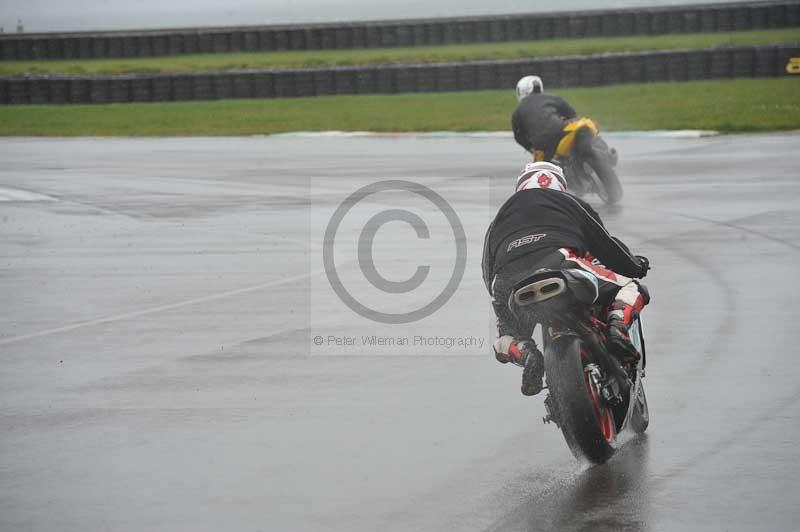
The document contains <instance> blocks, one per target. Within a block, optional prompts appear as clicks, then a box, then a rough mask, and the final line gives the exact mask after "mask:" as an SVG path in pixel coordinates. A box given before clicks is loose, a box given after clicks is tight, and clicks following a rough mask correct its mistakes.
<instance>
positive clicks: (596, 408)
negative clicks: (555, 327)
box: [545, 337, 616, 464]
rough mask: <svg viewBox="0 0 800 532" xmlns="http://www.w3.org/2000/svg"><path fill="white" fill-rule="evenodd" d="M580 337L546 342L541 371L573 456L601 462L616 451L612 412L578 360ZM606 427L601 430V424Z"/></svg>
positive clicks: (579, 358) (579, 356)
mask: <svg viewBox="0 0 800 532" xmlns="http://www.w3.org/2000/svg"><path fill="white" fill-rule="evenodd" d="M581 347H582V341H581V340H580V339H579V338H575V337H570V338H562V339H558V340H555V341H552V342H550V344H549V345H548V347H547V350H546V352H545V375H546V377H547V386H548V389H549V392H550V400H551V402H552V403H553V407H554V410H555V411H556V416H555V417H556V418H557V419H556V420H557V422H558V425H559V427H560V428H561V432H562V433H563V434H564V439H565V440H566V441H567V445H568V446H569V448H570V450H571V451H572V454H574V455H575V457H576V458H578V459H580V458H586V459H588V460H589V461H591V462H593V463H595V464H602V463H603V462H605V461H606V460H608V459H609V458H611V456H613V455H614V453H615V452H616V446H615V441H616V439H615V436H616V429H612V433H611V437H610V438H609V437H608V436H609V434H608V424H609V422H610V424H611V426H612V427H613V426H614V418H613V413H612V412H611V409H610V408H607V407H605V406H604V405H603V404H602V403H600V404H598V402H597V400H596V398H595V401H594V402H593V400H592V388H591V386H592V384H593V383H592V382H591V379H587V376H586V374H585V371H584V365H583V363H582V360H581ZM604 426H605V428H606V433H605V434H604V430H603V427H604Z"/></svg>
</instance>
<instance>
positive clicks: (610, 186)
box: [534, 118, 622, 205]
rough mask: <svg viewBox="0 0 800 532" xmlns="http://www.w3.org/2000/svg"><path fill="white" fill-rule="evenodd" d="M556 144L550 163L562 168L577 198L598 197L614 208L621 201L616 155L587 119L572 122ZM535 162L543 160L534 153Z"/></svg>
mask: <svg viewBox="0 0 800 532" xmlns="http://www.w3.org/2000/svg"><path fill="white" fill-rule="evenodd" d="M564 132H565V133H566V134H565V135H564V137H562V139H561V141H560V142H559V143H558V147H557V148H556V151H555V154H554V155H553V157H552V161H553V162H555V163H557V164H559V165H560V166H561V167H562V168H564V175H565V177H566V178H567V182H569V184H570V188H571V189H572V190H571V192H573V193H575V194H576V195H578V196H583V195H585V194H589V193H595V194H597V195H598V196H599V197H600V199H601V200H603V202H604V203H607V204H609V205H613V204H614V203H617V202H618V201H619V200H620V199H622V183H621V182H620V180H619V177H618V176H617V173H616V170H615V167H616V166H617V160H618V156H617V152H616V150H614V149H613V148H609V146H608V144H606V142H605V141H604V140H603V139H602V138H600V136H599V135H598V133H597V132H598V129H597V125H596V124H595V123H594V121H593V120H591V119H589V118H580V119H575V120H571V121H569V122H568V123H567V125H566V126H565V127H564ZM534 158H535V159H536V160H537V161H538V160H543V159H544V153H543V152H539V151H537V152H536V153H535V154H534Z"/></svg>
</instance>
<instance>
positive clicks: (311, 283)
mask: <svg viewBox="0 0 800 532" xmlns="http://www.w3.org/2000/svg"><path fill="white" fill-rule="evenodd" d="M612 144H614V145H616V146H617V147H618V148H619V149H620V152H621V174H622V177H623V180H624V185H625V189H626V196H625V198H624V200H623V203H622V206H621V207H620V208H618V209H614V210H609V209H605V208H603V207H599V209H600V212H601V214H602V215H603V216H604V218H605V220H606V223H607V225H608V226H610V228H611V229H612V230H613V232H614V233H616V234H618V235H619V236H621V237H622V238H623V239H625V240H626V241H627V242H629V243H630V244H631V246H632V247H633V248H634V249H635V250H636V251H637V252H640V253H643V254H646V255H648V256H649V257H650V258H651V262H652V264H653V272H652V274H651V276H649V277H648V284H649V286H650V288H651V291H652V293H653V304H652V305H651V307H649V308H648V309H647V312H646V318H647V321H646V324H645V325H646V334H647V340H648V347H649V355H650V356H649V366H648V377H647V379H646V385H647V392H648V396H649V401H650V408H651V414H652V423H651V428H650V430H649V431H648V434H647V435H646V436H645V437H642V438H639V439H634V440H633V441H631V442H629V443H628V444H627V445H626V446H625V447H624V448H623V450H622V451H621V452H620V453H619V454H618V455H617V456H616V457H615V458H614V459H612V460H611V461H610V462H609V463H608V464H606V465H604V466H600V467H595V468H589V469H587V468H584V467H581V466H580V465H579V464H578V463H577V462H576V461H575V460H574V459H573V457H572V456H571V455H570V454H569V452H568V450H567V448H566V446H565V444H564V443H563V440H562V438H561V435H560V433H558V431H557V430H556V429H555V428H554V427H553V426H544V425H543V424H542V423H541V421H540V418H541V416H542V414H543V407H542V404H541V401H542V398H541V397H537V398H533V399H525V398H523V397H522V396H521V395H520V394H519V392H518V385H519V371H518V369H517V368H513V367H508V366H500V365H499V364H497V363H496V362H495V361H494V360H493V358H492V357H491V356H490V355H489V354H488V348H487V347H486V346H484V347H483V348H478V347H467V348H464V349H461V350H456V349H444V348H435V347H419V346H417V347H414V346H411V347H408V346H406V347H402V348H391V349H388V350H386V349H384V350H382V351H380V353H379V354H378V355H377V356H364V355H365V354H366V353H365V352H364V349H360V350H359V349H357V348H355V347H353V348H349V347H341V346H340V347H336V346H331V347H330V349H329V348H328V346H325V345H323V346H322V347H321V348H319V347H316V346H314V345H313V344H312V340H311V338H312V336H313V335H317V334H324V335H325V336H326V337H327V336H328V335H337V334H338V335H347V334H351V333H352V334H353V335H356V336H357V335H360V334H363V333H364V332H365V329H367V332H371V331H370V330H369V329H370V328H371V326H370V325H369V322H367V321H365V320H363V319H362V318H360V317H358V316H357V315H355V314H354V313H352V312H349V311H348V310H347V309H346V308H344V307H343V305H342V304H341V302H340V301H339V300H338V299H337V298H336V297H335V296H333V295H332V294H331V293H330V289H329V286H328V284H327V281H326V279H325V277H324V276H323V275H320V274H319V269H320V267H321V259H320V254H319V252H318V249H319V244H320V243H321V237H322V230H323V229H324V227H325V223H326V220H327V219H328V217H329V215H330V212H331V210H332V209H333V208H334V207H335V206H336V204H338V201H340V199H341V198H342V197H343V196H344V195H347V194H349V193H350V192H352V191H353V190H355V189H356V188H358V187H359V186H362V185H363V184H365V183H368V182H369V181H370V180H371V179H373V177H380V178H395V179H412V180H414V181H416V182H419V183H423V184H425V185H427V186H429V187H431V188H433V189H435V190H436V191H437V192H438V193H440V194H441V195H442V196H443V197H444V198H445V199H446V200H447V201H448V202H449V203H450V204H452V205H453V207H454V210H455V211H456V212H457V213H458V214H459V216H460V218H461V219H462V221H463V222H464V227H465V230H466V234H467V244H468V261H467V268H466V272H465V277H464V280H463V281H462V283H461V284H460V286H459V289H458V291H457V292H456V294H455V295H454V297H453V298H452V299H451V300H450V301H449V302H448V303H447V304H445V306H444V307H443V308H441V309H440V310H439V311H438V312H436V313H435V314H434V315H433V316H432V317H431V318H429V319H427V320H424V322H421V323H418V324H416V325H413V324H412V325H409V326H399V327H400V328H397V329H392V328H390V327H389V326H386V325H375V326H374V330H377V331H379V332H381V333H387V334H388V333H393V332H397V335H400V334H410V333H411V332H416V331H414V327H418V329H417V330H418V331H421V332H422V333H424V334H426V335H429V334H434V333H435V332H436V330H437V329H441V330H447V331H448V334H453V335H458V334H461V335H462V336H465V335H468V336H474V337H476V338H477V337H486V338H487V339H488V332H489V316H488V307H487V305H488V302H487V301H486V297H485V294H484V291H483V287H482V285H481V281H480V272H479V266H478V262H479V255H480V246H481V239H482V235H483V229H484V228H485V225H486V224H487V223H488V220H489V218H490V217H491V214H492V210H493V209H494V208H496V206H497V205H498V204H499V202H500V201H502V197H503V195H505V194H506V193H508V192H509V188H510V181H511V180H512V179H513V177H514V176H515V175H516V172H517V171H518V170H519V168H520V166H521V165H522V163H523V162H524V159H523V157H522V155H521V154H520V152H519V151H518V150H517V149H516V148H515V147H514V145H513V142H512V141H511V139H510V138H474V139H470V138H425V139H418V138H378V139H363V138H356V139H353V138H296V137H273V138H263V139H258V138H251V139H198V140H186V139H170V140H161V139H157V140H125V139H120V140H86V139H76V140H33V139H4V140H2V141H0V161H2V163H0V222H1V223H0V235H2V238H0V296H1V297H2V305H1V306H0V530H3V531H6V530H8V531H21V530H43V531H44V530H65V531H66V530H75V531H86V530H342V531H356V530H370V531H371V530H403V531H405V530H445V529H448V530H593V531H600V530H615V531H616V530H652V531H672V530H797V529H798V526H800V525H798V518H800V510H798V507H800V505H799V504H798V503H800V480H798V479H799V478H800V460H799V459H798V458H800V456H798V451H797V449H798V443H797V441H798V439H799V438H800V423H798V422H799V421H800V364H798V358H797V357H798V354H799V353H798V349H797V330H798V328H797V326H796V324H797V322H798V319H799V318H800V311H799V310H798V309H800V307H798V301H800V282H798V279H797V274H798V266H797V264H798V262H797V259H798V253H799V252H800V236H798V231H797V228H798V226H800V207H798V201H800V170H798V168H800V135H799V134H780V135H754V136H733V137H719V138H705V139H652V138H651V139H646V138H633V137H631V138H614V139H612ZM489 176H491V177H493V179H487V178H488V177H489ZM31 193H35V194H31ZM403 201H410V200H407V198H406V199H403V198H400V199H398V202H400V203H402V202H403ZM434 225H435V224H434ZM385 230H387V231H389V225H387V226H386V227H385ZM392 230H393V231H395V233H394V234H391V236H392V238H383V239H380V240H379V244H378V247H379V257H378V259H376V267H377V269H378V270H379V271H380V270H381V268H387V267H391V265H392V264H394V266H395V268H396V271H395V272H394V273H393V275H394V277H393V278H394V279H395V280H399V279H403V278H407V277H409V276H410V274H411V273H413V271H414V268H413V264H412V265H409V264H408V263H409V262H410V263H413V262H414V260H417V257H424V258H426V259H428V260H427V263H430V264H431V272H432V273H431V275H432V276H433V277H435V272H436V271H438V270H439V269H441V268H444V269H445V270H446V268H445V266H446V265H447V264H448V260H450V259H449V258H448V257H449V255H448V253H449V250H447V249H445V248H446V246H445V245H444V244H443V245H442V246H441V247H436V246H433V247H428V248H425V247H424V246H425V245H427V242H426V241H423V240H421V239H419V238H417V236H416V235H414V233H413V232H412V231H409V230H408V228H407V227H402V225H401V224H398V225H397V226H396V227H394V229H392ZM379 234H380V233H379ZM387 234H389V233H387ZM343 245H344V244H343ZM416 245H419V246H423V247H421V248H420V249H415V247H414V246H416ZM436 249H441V250H442V251H441V257H440V256H438V255H437V252H436ZM432 250H433V251H432ZM348 251H351V249H350V248H346V249H345V250H344V254H347V252H348ZM445 255H448V256H447V257H446V256H445ZM393 261H394V262H393ZM440 266H441V268H440ZM352 270H353V269H352V268H351V269H350V270H348V271H349V272H350V273H348V274H346V275H348V276H350V275H351V274H352ZM356 272H357V270H356ZM343 275H345V274H343ZM386 276H387V277H389V275H388V274H387V275H386ZM433 277H432V278H433ZM352 279H356V277H352ZM348 280H351V277H348ZM415 294H416V295H415ZM429 296H430V292H429V291H425V290H422V289H420V290H417V291H415V292H413V293H412V294H411V301H410V302H408V301H406V302H405V303H403V304H408V305H410V306H413V303H414V301H413V298H414V297H418V298H419V299H420V300H427V299H429ZM398 331H399V332H398ZM367 351H369V350H367Z"/></svg>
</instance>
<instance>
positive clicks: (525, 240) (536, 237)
mask: <svg viewBox="0 0 800 532" xmlns="http://www.w3.org/2000/svg"><path fill="white" fill-rule="evenodd" d="M546 236H547V235H546V234H544V233H542V234H539V235H528V236H523V237H522V238H518V239H516V240H514V241H513V242H511V243H510V244H509V245H508V249H507V250H506V253H508V252H509V251H511V250H512V249H514V248H518V247H520V246H524V245H525V244H530V243H531V242H538V241H539V240H541V239H543V238H544V237H546Z"/></svg>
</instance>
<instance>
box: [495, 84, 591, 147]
mask: <svg viewBox="0 0 800 532" xmlns="http://www.w3.org/2000/svg"><path fill="white" fill-rule="evenodd" d="M517 100H518V101H519V104H518V105H517V108H516V109H515V110H514V114H512V115H511V127H512V130H513V131H514V140H516V141H517V144H519V145H520V146H522V147H523V148H524V149H525V150H526V151H529V152H530V153H532V154H534V159H535V160H537V161H543V160H544V161H549V160H552V159H553V156H554V155H555V152H556V148H557V147H558V143H559V141H560V140H561V139H562V138H563V137H564V134H565V133H564V126H566V125H567V122H569V121H570V120H572V119H574V118H577V114H576V113H575V109H573V108H572V106H571V105H570V104H568V103H567V102H566V101H564V99H563V98H560V97H558V96H556V95H555V94H544V86H543V84H542V80H541V78H540V77H539V76H525V77H524V78H522V79H520V80H519V82H517Z"/></svg>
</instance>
